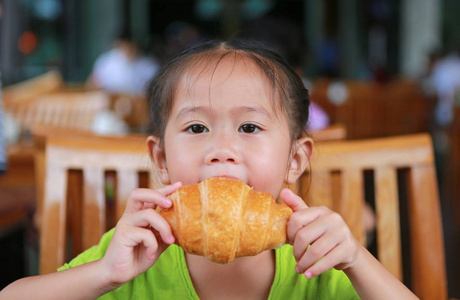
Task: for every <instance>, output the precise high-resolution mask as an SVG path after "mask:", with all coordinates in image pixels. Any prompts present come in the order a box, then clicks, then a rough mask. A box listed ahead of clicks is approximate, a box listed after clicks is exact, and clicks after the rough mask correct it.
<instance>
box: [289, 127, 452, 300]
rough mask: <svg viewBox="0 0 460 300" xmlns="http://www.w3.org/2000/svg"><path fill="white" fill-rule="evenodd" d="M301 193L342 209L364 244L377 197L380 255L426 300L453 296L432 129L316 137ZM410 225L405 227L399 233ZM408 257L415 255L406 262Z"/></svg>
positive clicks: (313, 201) (311, 202)
mask: <svg viewBox="0 0 460 300" xmlns="http://www.w3.org/2000/svg"><path fill="white" fill-rule="evenodd" d="M297 192H298V193H299V194H300V195H301V196H302V198H303V199H305V200H306V202H307V203H308V204H309V205H311V206H317V205H324V206H327V207H329V208H331V209H333V210H334V211H337V212H339V213H340V214H341V215H342V216H343V217H344V219H345V221H346V222H347V224H348V225H349V227H350V229H351V231H352V232H353V234H354V235H355V237H356V238H357V239H358V241H360V242H361V243H362V244H365V243H366V233H365V228H364V219H363V215H364V214H363V209H364V205H365V201H368V202H371V203H373V205H374V206H375V214H376V244H377V247H376V248H377V251H376V255H377V258H378V259H379V260H380V262H381V263H382V264H383V265H384V266H385V267H386V268H387V269H389V270H390V271H391V272H392V273H393V274H394V275H395V276H396V277H397V278H399V279H400V280H401V281H404V282H405V283H406V284H407V285H408V286H409V287H410V288H411V289H412V290H413V291H414V292H415V293H416V295H417V296H418V297H420V298H421V299H446V298H447V281H446V266H445V258H444V255H445V254H444V244H443V232H442V224H441V213H440V203H439V195H438V187H437V180H436V174H435V166H434V158H433V150H432V143H431V139H430V137H429V135H427V134H419V135H408V136H401V137H391V138H381V139H369V140H354V141H350V140H348V141H345V140H344V141H336V142H334V141H332V142H328V143H318V144H317V145H316V147H315V153H314V157H313V159H312V161H311V168H310V170H309V171H307V172H306V173H304V174H303V175H302V177H301V178H300V185H299V190H298V191H297ZM400 216H401V217H400ZM404 224H406V225H407V226H406V231H404V230H403V232H402V233H401V228H404V227H405V226H401V225H404ZM407 231H408V232H407ZM407 234H408V236H409V237H406V235H407ZM402 241H403V242H402ZM406 243H407V244H408V245H407V247H406ZM404 253H405V254H404ZM403 259H404V260H406V259H408V260H409V261H408V262H407V264H406V262H405V261H403ZM403 266H404V270H403ZM406 267H407V268H406Z"/></svg>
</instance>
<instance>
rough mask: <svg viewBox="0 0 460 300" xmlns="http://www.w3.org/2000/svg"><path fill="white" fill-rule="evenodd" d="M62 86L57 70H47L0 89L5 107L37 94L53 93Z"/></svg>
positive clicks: (7, 107)
mask: <svg viewBox="0 0 460 300" xmlns="http://www.w3.org/2000/svg"><path fill="white" fill-rule="evenodd" d="M63 86H64V81H63V80H62V76H61V74H60V73H59V72H58V71H49V72H47V73H44V74H42V75H39V76H37V77H34V78H31V79H29V80H25V81H22V82H19V83H16V84H13V85H10V86H7V87H5V88H3V89H2V96H3V104H4V105H5V109H7V110H8V109H9V108H10V106H14V105H15V104H17V103H19V102H21V101H24V100H29V99H33V98H35V97H37V96H40V95H44V94H49V93H54V92H57V91H59V90H60V89H61V88H62V87H63Z"/></svg>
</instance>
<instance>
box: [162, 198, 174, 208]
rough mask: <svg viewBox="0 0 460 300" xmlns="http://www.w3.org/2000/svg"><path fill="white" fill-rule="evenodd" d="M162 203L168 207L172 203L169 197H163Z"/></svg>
mask: <svg viewBox="0 0 460 300" xmlns="http://www.w3.org/2000/svg"><path fill="white" fill-rule="evenodd" d="M163 203H164V205H165V206H167V207H170V206H171V205H172V201H171V199H169V198H164V199H163Z"/></svg>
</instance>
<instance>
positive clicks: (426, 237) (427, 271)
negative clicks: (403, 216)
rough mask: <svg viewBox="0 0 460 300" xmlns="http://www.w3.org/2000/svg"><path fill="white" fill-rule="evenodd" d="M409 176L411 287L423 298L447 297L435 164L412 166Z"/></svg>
mask: <svg viewBox="0 0 460 300" xmlns="http://www.w3.org/2000/svg"><path fill="white" fill-rule="evenodd" d="M410 177H411V180H410V186H409V191H410V197H409V211H410V216H409V222H410V224H411V229H413V231H412V232H411V250H412V276H413V289H414V292H415V293H416V294H417V295H421V298H422V299H446V298H447V293H446V290H447V284H446V282H447V281H446V272H445V257H444V242H443V237H442V224H441V212H440V208H439V203H438V189H437V181H436V174H435V170H434V167H433V166H420V167H414V168H412V169H411V170H410Z"/></svg>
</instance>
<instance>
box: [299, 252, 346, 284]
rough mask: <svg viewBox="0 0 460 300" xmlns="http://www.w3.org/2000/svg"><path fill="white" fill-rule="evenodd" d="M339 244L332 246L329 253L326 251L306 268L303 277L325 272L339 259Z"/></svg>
mask: <svg viewBox="0 0 460 300" xmlns="http://www.w3.org/2000/svg"><path fill="white" fill-rule="evenodd" d="M340 248H341V247H340V246H337V247H335V248H333V249H332V250H331V251H330V252H329V253H327V254H326V255H325V256H324V257H323V258H322V259H321V260H319V261H318V262H317V263H316V264H314V265H313V266H311V267H310V268H308V269H307V270H306V271H305V272H304V274H305V277H307V278H308V279H311V278H313V277H315V276H318V275H320V274H322V273H323V272H326V271H327V270H329V269H330V268H332V267H334V266H335V265H337V264H338V263H340V261H341V257H342V253H343V251H342V249H340Z"/></svg>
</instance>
